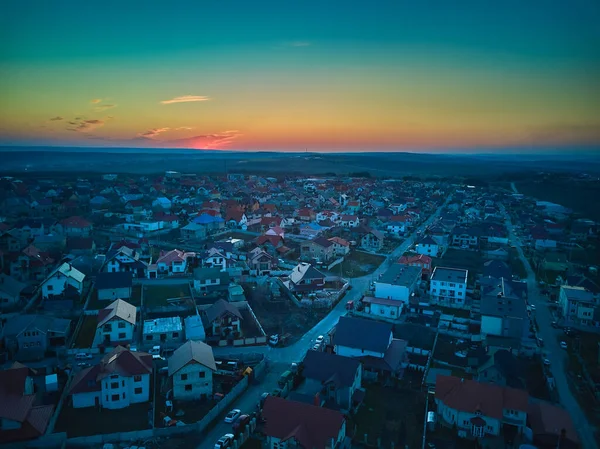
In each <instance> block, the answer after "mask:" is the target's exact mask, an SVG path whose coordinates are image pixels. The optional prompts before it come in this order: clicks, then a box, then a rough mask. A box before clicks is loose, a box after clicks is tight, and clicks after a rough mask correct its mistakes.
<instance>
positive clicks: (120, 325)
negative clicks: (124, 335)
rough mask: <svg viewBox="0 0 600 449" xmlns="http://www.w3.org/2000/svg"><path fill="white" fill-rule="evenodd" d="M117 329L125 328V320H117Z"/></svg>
mask: <svg viewBox="0 0 600 449" xmlns="http://www.w3.org/2000/svg"><path fill="white" fill-rule="evenodd" d="M119 329H125V322H123V321H119Z"/></svg>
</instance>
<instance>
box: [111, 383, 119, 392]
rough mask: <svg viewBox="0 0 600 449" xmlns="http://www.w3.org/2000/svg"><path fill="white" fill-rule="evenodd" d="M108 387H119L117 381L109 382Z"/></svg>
mask: <svg viewBox="0 0 600 449" xmlns="http://www.w3.org/2000/svg"><path fill="white" fill-rule="evenodd" d="M110 388H111V389H113V390H114V389H115V388H119V382H112V383H111V384H110Z"/></svg>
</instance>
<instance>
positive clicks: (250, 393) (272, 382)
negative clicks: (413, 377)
mask: <svg viewBox="0 0 600 449" xmlns="http://www.w3.org/2000/svg"><path fill="white" fill-rule="evenodd" d="M450 199H451V197H449V198H448V200H447V201H446V203H445V204H447V203H448V202H449V201H450ZM440 211H441V207H440V208H439V209H438V210H437V211H436V212H435V213H434V214H433V215H432V216H431V217H429V219H428V220H426V221H425V222H424V223H423V224H421V226H419V228H418V229H416V230H415V231H414V232H413V234H411V235H410V236H408V237H407V238H406V240H405V241H404V242H403V243H402V244H401V245H400V246H398V247H397V248H396V249H395V250H394V251H393V252H392V253H391V254H389V255H388V256H387V258H386V260H385V261H384V262H383V263H382V264H381V266H380V267H379V268H378V269H377V270H375V272H374V273H372V274H369V275H367V276H363V277H360V278H355V279H352V282H351V284H352V289H351V290H350V291H349V292H348V293H347V294H346V296H345V297H344V298H343V299H342V300H341V301H340V302H339V303H338V304H337V305H336V306H335V308H334V309H333V310H332V311H331V312H330V313H329V314H328V315H327V316H326V317H325V318H323V319H322V320H321V321H320V322H319V323H317V324H316V325H315V326H314V327H313V328H312V329H311V330H309V331H308V332H306V334H304V336H303V337H302V338H300V340H298V341H297V342H296V343H294V344H293V345H290V346H288V347H285V348H271V347H268V346H259V347H256V346H250V347H238V348H214V353H215V356H217V357H218V356H224V355H235V354H244V353H263V354H265V355H266V357H267V360H268V363H269V368H268V369H269V371H268V373H267V374H266V375H265V376H263V378H262V379H259V380H258V381H257V382H255V384H253V385H251V386H250V387H249V388H248V390H246V392H244V394H243V395H242V396H240V398H238V399H237V401H235V402H234V403H233V404H232V406H231V407H230V408H231V409H234V408H239V409H240V410H241V411H242V413H251V412H253V411H254V410H255V407H256V403H257V402H258V400H259V398H260V395H261V394H262V393H264V392H272V391H273V390H274V389H276V388H277V381H278V380H279V377H280V376H281V374H283V372H284V371H286V370H287V369H289V368H290V364H291V363H292V362H297V361H300V360H302V359H303V358H304V355H305V354H306V351H308V350H309V349H310V348H311V347H312V346H313V342H314V341H315V339H316V338H317V337H318V336H319V335H326V334H327V333H328V332H329V331H330V330H331V329H332V328H333V327H334V326H335V324H336V323H337V322H338V320H339V318H340V316H342V315H344V314H345V313H346V302H347V301H350V300H353V301H358V300H359V299H360V298H361V297H362V296H363V294H364V292H365V290H367V288H368V286H369V283H370V282H371V281H372V280H373V279H376V278H377V277H378V276H379V274H381V273H383V272H385V271H386V270H387V269H388V267H389V266H390V265H391V264H392V263H394V261H396V260H397V259H398V258H399V257H400V256H401V255H402V254H403V253H404V252H405V251H406V250H407V249H408V248H409V247H410V246H411V245H412V244H413V243H414V241H415V237H416V233H417V231H420V230H424V229H425V228H426V227H427V226H429V225H430V224H431V223H432V222H433V221H434V220H435V219H436V218H437V217H438V216H439V213H440ZM223 418H224V416H222V417H220V418H219V421H218V423H217V425H216V426H215V427H214V428H213V429H212V430H211V431H209V432H208V434H207V435H206V437H205V439H204V440H203V442H202V443H201V444H200V445H199V446H198V449H211V448H213V447H214V444H215V442H216V441H217V440H218V439H219V438H220V437H221V436H223V435H224V434H225V433H228V432H229V431H230V430H231V425H229V424H225V423H224V422H223Z"/></svg>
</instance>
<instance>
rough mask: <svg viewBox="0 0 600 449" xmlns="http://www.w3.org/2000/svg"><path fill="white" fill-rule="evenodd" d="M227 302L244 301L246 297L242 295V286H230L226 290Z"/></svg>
mask: <svg viewBox="0 0 600 449" xmlns="http://www.w3.org/2000/svg"><path fill="white" fill-rule="evenodd" d="M227 300H228V301H229V302H240V301H245V300H246V296H245V295H244V289H243V288H242V286H241V285H238V284H230V285H229V287H228V288H227Z"/></svg>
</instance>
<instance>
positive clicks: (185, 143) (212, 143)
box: [165, 129, 242, 150]
mask: <svg viewBox="0 0 600 449" xmlns="http://www.w3.org/2000/svg"><path fill="white" fill-rule="evenodd" d="M240 136H242V134H241V133H240V132H239V131H238V130H235V129H233V130H228V131H223V132H220V133H215V134H204V135H200V136H193V137H188V138H185V139H175V140H169V141H167V142H165V144H168V145H169V146H174V147H178V148H194V149H204V150H220V149H224V148H226V147H227V146H229V144H231V143H232V142H233V141H234V140H235V139H237V138H238V137H240Z"/></svg>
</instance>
